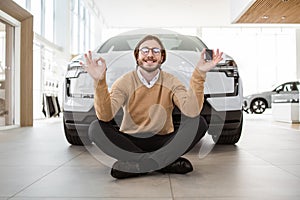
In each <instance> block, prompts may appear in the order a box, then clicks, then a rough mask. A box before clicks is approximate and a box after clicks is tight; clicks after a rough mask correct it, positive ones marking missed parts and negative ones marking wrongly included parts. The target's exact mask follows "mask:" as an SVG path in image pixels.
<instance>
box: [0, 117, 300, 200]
mask: <svg viewBox="0 0 300 200" xmlns="http://www.w3.org/2000/svg"><path fill="white" fill-rule="evenodd" d="M299 127H300V125H297V124H296V125H295V124H293V125H291V124H288V123H279V122H275V121H273V120H272V116H271V115H270V114H264V115H247V114H245V122H244V129H243V135H242V138H241V140H240V142H239V143H237V145H235V146H214V145H213V142H212V141H211V139H210V137H205V138H204V140H203V141H202V142H201V143H199V145H197V146H196V147H195V148H194V149H193V150H192V152H190V153H189V154H188V155H186V157H188V158H189V159H190V160H191V161H192V162H193V164H194V171H193V172H192V173H190V174H188V175H162V174H158V173H154V174H152V175H148V176H145V177H139V178H132V179H127V180H115V179H113V178H112V177H111V176H110V175H109V172H110V169H109V167H107V166H105V165H103V164H101V162H99V161H98V160H97V159H95V157H93V156H92V155H91V154H90V153H89V151H87V150H86V149H85V148H84V147H77V146H70V145H69V144H68V143H67V142H66V141H65V139H64V134H63V129H62V123H61V119H50V120H45V121H36V122H35V125H34V127H29V128H19V129H13V130H7V131H1V133H0V200H4V199H18V200H21V199H24V200H37V199H47V200H49V199H55V200H64V199H75V200H77V199H87V200H94V199H103V200H117V199H118V200H120V199H121V200H122V199H124V200H125V199H127V200H128V199H134V200H140V199H149V200H150V199H154V200H171V199H176V200H185V199H187V200H196V199H208V200H231V199H233V200H253V199H272V200H279V199H280V200H281V199H288V200H291V199H295V200H296V199H297V200H298V199H300V189H299V188H300V145H299V143H300V128H299Z"/></svg>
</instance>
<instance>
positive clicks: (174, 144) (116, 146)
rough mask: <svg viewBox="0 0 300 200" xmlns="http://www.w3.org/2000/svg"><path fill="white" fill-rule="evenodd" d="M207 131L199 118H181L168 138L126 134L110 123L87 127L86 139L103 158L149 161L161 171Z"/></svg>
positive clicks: (155, 135) (204, 121)
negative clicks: (98, 150)
mask: <svg viewBox="0 0 300 200" xmlns="http://www.w3.org/2000/svg"><path fill="white" fill-rule="evenodd" d="M207 129H208V125H207V123H206V120H205V119H204V118H203V117H202V116H197V117H195V118H189V117H186V116H182V117H181V124H180V127H179V128H178V130H176V131H174V132H173V133H171V134H167V135H157V134H151V133H137V134H126V133H123V132H120V131H119V130H117V129H116V128H115V127H114V126H113V123H112V122H103V121H101V120H95V121H94V122H92V123H91V125H90V127H89V137H90V140H91V141H93V142H94V143H95V144H96V145H97V146H98V147H99V148H100V149H101V150H102V151H103V152H104V153H105V154H107V155H109V156H111V157H113V158H115V159H117V160H123V161H141V160H145V159H152V160H155V162H156V163H157V164H158V167H159V168H162V167H164V166H166V165H168V164H170V163H171V162H173V161H175V160H176V159H177V158H178V157H180V156H181V155H183V154H185V153H187V152H188V151H190V150H191V149H192V148H193V147H194V146H195V145H196V144H197V143H198V142H199V141H200V139H201V138H202V137H203V136H204V135H205V133H206V131H207Z"/></svg>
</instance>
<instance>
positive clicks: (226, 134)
mask: <svg viewBox="0 0 300 200" xmlns="http://www.w3.org/2000/svg"><path fill="white" fill-rule="evenodd" d="M242 127H243V115H242V118H241V123H240V125H239V126H238V127H237V128H236V129H232V130H222V132H221V134H220V136H219V135H212V139H213V141H214V142H215V143H216V144H230V145H231V144H236V143H237V142H238V141H239V140H240V137H241V134H242Z"/></svg>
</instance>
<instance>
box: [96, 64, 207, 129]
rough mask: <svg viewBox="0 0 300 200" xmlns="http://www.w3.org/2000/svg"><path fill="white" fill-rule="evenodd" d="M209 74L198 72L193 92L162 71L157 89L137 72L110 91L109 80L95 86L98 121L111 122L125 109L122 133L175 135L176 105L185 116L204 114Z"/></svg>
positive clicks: (196, 70)
mask: <svg viewBox="0 0 300 200" xmlns="http://www.w3.org/2000/svg"><path fill="white" fill-rule="evenodd" d="M205 77H206V74H205V72H201V71H200V70H198V69H195V71H194V72H193V75H192V77H191V80H190V89H189V90H187V89H186V88H185V86H184V85H183V84H182V83H181V82H180V81H179V80H178V79H177V78H176V77H175V76H173V75H171V74H169V73H167V72H164V71H161V72H160V75H159V79H158V80H157V82H156V83H155V84H154V86H153V87H151V88H147V87H146V86H145V85H143V84H142V82H141V81H140V79H139V78H138V75H137V72H136V71H132V72H129V73H127V74H125V75H123V76H122V77H120V78H119V79H118V80H117V81H116V82H115V83H114V84H113V86H112V88H111V91H110V92H109V91H108V87H107V84H106V79H105V78H104V79H103V80H100V81H98V82H95V102H94V106H95V110H96V114H97V117H98V119H100V120H102V121H110V120H112V119H113V117H114V116H115V114H116V112H117V111H118V110H119V109H120V108H121V107H122V108H123V111H124V116H123V120H122V124H121V126H120V131H122V132H124V133H128V134H134V133H141V132H152V133H156V134H160V135H164V134H168V133H171V132H173V131H174V127H173V123H172V111H173V108H174V106H175V105H176V106H177V107H178V108H179V109H180V110H181V112H182V113H183V114H185V115H187V116H189V117H195V116H197V115H199V114H200V111H201V109H202V105H203V101H204V92H203V91H204V81H205Z"/></svg>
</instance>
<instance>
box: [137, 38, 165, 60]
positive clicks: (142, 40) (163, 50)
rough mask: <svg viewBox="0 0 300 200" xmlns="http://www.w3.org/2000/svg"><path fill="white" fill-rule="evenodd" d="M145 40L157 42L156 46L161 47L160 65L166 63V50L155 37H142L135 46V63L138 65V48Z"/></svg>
mask: <svg viewBox="0 0 300 200" xmlns="http://www.w3.org/2000/svg"><path fill="white" fill-rule="evenodd" d="M147 40H155V41H156V42H158V44H159V45H160V47H161V56H162V61H161V64H163V63H164V62H165V61H166V50H165V47H164V45H163V44H162V42H161V41H160V39H159V38H158V37H157V36H155V35H146V36H145V37H143V38H142V39H141V40H140V41H139V42H138V43H137V45H136V47H135V49H134V52H133V53H134V57H135V60H136V63H137V64H138V62H137V60H138V56H139V50H140V46H141V44H142V43H144V42H145V41H147Z"/></svg>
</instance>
